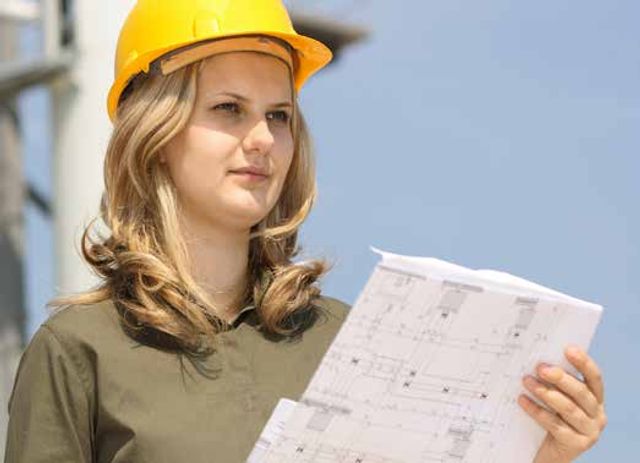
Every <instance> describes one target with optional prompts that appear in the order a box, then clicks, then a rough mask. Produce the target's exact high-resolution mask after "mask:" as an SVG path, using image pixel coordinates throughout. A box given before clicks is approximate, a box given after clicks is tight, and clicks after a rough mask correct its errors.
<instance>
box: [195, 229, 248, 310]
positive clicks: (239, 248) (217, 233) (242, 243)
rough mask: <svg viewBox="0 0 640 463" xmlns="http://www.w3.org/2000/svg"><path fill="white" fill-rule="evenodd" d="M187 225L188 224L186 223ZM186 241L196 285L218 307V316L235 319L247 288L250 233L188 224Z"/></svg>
mask: <svg viewBox="0 0 640 463" xmlns="http://www.w3.org/2000/svg"><path fill="white" fill-rule="evenodd" d="M185 222H186V221H185ZM185 225H187V226H186V227H184V228H185V230H186V231H185V240H186V246H187V250H188V252H189V258H190V259H191V271H192V273H193V276H194V279H195V281H196V282H197V283H198V284H199V285H200V286H201V287H202V289H203V290H205V291H206V292H207V293H208V294H209V296H210V297H211V299H212V301H213V302H214V304H215V307H216V313H215V315H216V316H218V317H219V318H222V319H223V320H228V319H230V318H233V316H234V315H235V314H236V313H237V312H238V311H239V310H240V309H241V307H240V305H241V303H242V298H243V296H244V293H245V288H246V286H247V284H248V275H247V271H248V263H249V230H247V231H246V232H238V231H237V230H231V229H225V228H222V227H220V226H214V225H211V224H206V225H205V224H200V225H198V224H195V223H193V222H188V223H185Z"/></svg>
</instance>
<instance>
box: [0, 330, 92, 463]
mask: <svg viewBox="0 0 640 463" xmlns="http://www.w3.org/2000/svg"><path fill="white" fill-rule="evenodd" d="M82 363H83V362H81V361H80V356H79V355H78V353H77V352H76V354H75V355H73V354H72V352H71V349H69V348H65V347H64V345H63V343H61V342H60V338H59V336H57V335H56V334H55V333H54V331H53V330H52V329H51V328H49V327H48V326H47V325H43V326H42V327H41V328H40V329H39V330H38V331H37V332H36V334H35V335H34V337H33V339H32V340H31V342H30V343H29V345H28V347H27V349H26V350H25V351H24V353H23V355H22V358H21V360H20V365H19V367H18V372H17V374H16V379H15V382H14V385H13V391H12V393H11V398H10V400H9V425H8V431H7V441H6V449H5V463H27V462H28V463H41V462H42V463H44V462H66V463H81V462H82V463H90V462H91V461H92V455H93V451H92V448H93V424H92V423H93V419H92V417H93V412H92V410H93V405H92V399H91V397H92V394H91V393H90V390H91V388H90V387H89V384H88V377H87V376H86V375H87V370H86V369H84V370H83V369H82V368H81V365H82ZM85 363H86V362H85Z"/></svg>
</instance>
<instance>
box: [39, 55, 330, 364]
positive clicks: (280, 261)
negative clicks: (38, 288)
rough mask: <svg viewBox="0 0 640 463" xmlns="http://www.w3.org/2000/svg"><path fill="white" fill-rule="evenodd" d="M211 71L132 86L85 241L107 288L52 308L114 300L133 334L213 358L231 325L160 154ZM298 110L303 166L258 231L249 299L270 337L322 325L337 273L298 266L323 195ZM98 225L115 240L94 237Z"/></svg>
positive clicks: (311, 264) (194, 70) (195, 68)
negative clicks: (304, 227)
mask: <svg viewBox="0 0 640 463" xmlns="http://www.w3.org/2000/svg"><path fill="white" fill-rule="evenodd" d="M201 67H202V62H199V63H195V64H191V65H189V66H187V67H185V68H183V69H180V70H178V71H175V72H174V73H172V74H170V75H168V76H164V77H163V76H142V77H139V78H137V79H134V81H133V82H132V83H131V85H130V88H129V90H128V92H127V93H126V94H125V95H124V97H123V98H122V99H121V102H120V105H119V107H118V113H117V116H116V120H115V122H114V129H113V133H112V136H111V140H110V143H109V146H108V149H107V153H106V158H105V162H104V181H105V192H104V194H103V197H102V201H101V205H100V214H99V217H97V218H96V219H94V220H93V221H92V222H91V223H90V224H89V225H88V226H87V227H86V228H85V230H84V233H83V235H82V241H81V245H82V254H83V257H84V259H85V260H86V261H87V263H88V264H89V265H90V266H91V268H92V270H93V271H94V273H96V274H97V275H98V276H99V277H100V278H101V283H100V285H99V286H97V287H96V288H93V289H91V290H88V291H85V292H83V293H80V294H75V295H71V296H66V297H60V298H58V299H55V300H53V301H52V302H50V303H49V304H48V305H49V306H51V307H54V308H62V307H63V306H67V305H70V304H91V303H96V302H101V301H104V300H107V299H111V300H113V301H114V303H115V305H116V307H117V308H118V312H119V313H120V317H121V320H122V322H123V326H124V327H125V328H126V329H127V332H128V333H129V334H130V335H132V336H134V337H144V338H145V339H154V340H155V341H152V342H157V343H158V344H160V345H162V346H165V347H169V348H172V349H177V350H182V351H184V352H187V353H190V354H209V353H210V352H212V351H213V348H212V346H213V345H212V344H211V343H209V342H208V341H213V340H214V339H215V336H213V335H215V333H217V332H219V331H220V330H221V329H223V324H222V322H221V321H220V320H219V319H217V318H216V317H214V316H212V315H211V314H213V313H216V311H215V309H214V304H213V303H212V301H211V300H210V297H209V296H208V295H207V294H206V292H205V291H203V290H202V289H201V287H200V286H199V285H198V284H197V283H196V282H195V281H194V278H193V276H192V275H191V273H190V270H189V269H190V265H189V261H188V254H187V251H186V247H185V243H184V239H183V236H182V234H181V230H180V227H179V220H178V215H177V204H178V202H177V194H176V190H175V187H174V185H173V183H172V181H171V180H170V177H169V175H168V173H167V170H166V166H165V165H163V164H162V163H160V162H159V154H160V151H161V150H162V148H163V147H164V146H165V145H166V144H167V143H168V142H169V141H170V140H171V139H172V138H173V137H174V136H175V135H176V134H178V133H179V132H180V131H181V130H182V129H183V128H184V127H185V126H186V124H187V122H188V120H189V117H190V115H191V112H192V109H193V106H194V103H195V99H196V88H197V76H198V73H199V70H200V68H201ZM295 106H296V107H295V111H294V114H293V118H292V131H293V136H294V156H293V160H292V163H291V166H290V169H289V172H288V174H287V178H286V180H285V183H284V186H283V190H282V194H281V196H280V198H279V200H278V202H277V204H276V205H275V207H274V208H273V209H272V210H271V211H270V213H269V214H268V216H267V217H266V218H265V219H264V220H262V221H261V222H260V223H259V224H257V225H256V226H254V227H253V228H252V230H251V235H250V237H251V241H250V245H249V268H248V275H249V284H248V286H247V288H246V289H245V296H244V301H243V302H244V303H253V304H254V305H255V307H256V312H257V314H258V316H259V319H260V323H261V326H262V329H263V330H264V331H265V332H267V333H270V334H276V335H284V336H288V335H293V334H296V333H298V332H300V330H303V329H304V328H305V327H306V326H307V325H308V324H309V323H310V322H312V321H313V320H314V319H315V314H314V311H315V310H316V307H314V306H313V304H312V302H313V299H314V298H316V297H317V296H319V294H320V289H319V288H318V287H317V286H316V285H315V283H316V282H317V280H318V279H319V278H320V277H321V276H322V275H323V274H324V273H326V272H327V271H328V268H329V265H328V263H327V262H326V261H324V260H311V261H306V262H305V263H304V264H296V263H293V262H292V258H294V257H295V256H296V255H297V254H298V252H299V247H298V244H297V238H298V229H299V227H300V225H301V224H302V223H303V221H304V220H305V219H306V217H307V215H308V214H309V212H310V210H311V208H312V205H313V203H314V201H315V198H316V180H315V161H314V156H313V151H312V146H311V140H310V136H309V133H308V130H307V127H306V124H305V121H304V118H303V116H302V114H301V112H300V109H299V107H298V106H297V102H295ZM98 218H101V219H102V221H103V222H104V224H105V225H106V227H107V228H108V230H109V234H108V235H107V236H101V235H100V234H98V235H97V236H96V237H91V236H90V235H91V232H92V231H93V230H94V229H95V225H96V220H97V219H98Z"/></svg>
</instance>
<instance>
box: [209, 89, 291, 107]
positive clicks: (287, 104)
mask: <svg viewBox="0 0 640 463" xmlns="http://www.w3.org/2000/svg"><path fill="white" fill-rule="evenodd" d="M214 95H226V96H230V97H233V98H235V99H237V100H240V101H242V102H248V101H250V100H249V99H248V98H247V97H244V96H242V95H240V94H238V93H233V92H218V93H215V94H214ZM269 106H271V107H273V108H291V107H292V106H293V104H291V102H290V101H281V102H279V103H272V104H270V105H269Z"/></svg>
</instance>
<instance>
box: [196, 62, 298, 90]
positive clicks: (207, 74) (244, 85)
mask: <svg viewBox="0 0 640 463" xmlns="http://www.w3.org/2000/svg"><path fill="white" fill-rule="evenodd" d="M198 90H200V92H202V94H203V95H206V94H209V93H217V92H234V93H240V94H242V95H256V96H257V95H263V96H268V97H269V98H279V99H282V100H291V97H292V92H293V82H292V77H291V71H290V70H289V67H288V66H287V64H285V63H284V62H283V61H282V60H280V59H278V58H276V57H274V56H270V55H266V54H264V53H255V52H233V53H225V54H221V55H215V56H212V57H210V58H207V59H206V60H204V61H203V64H202V67H201V69H200V72H199V75H198Z"/></svg>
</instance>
